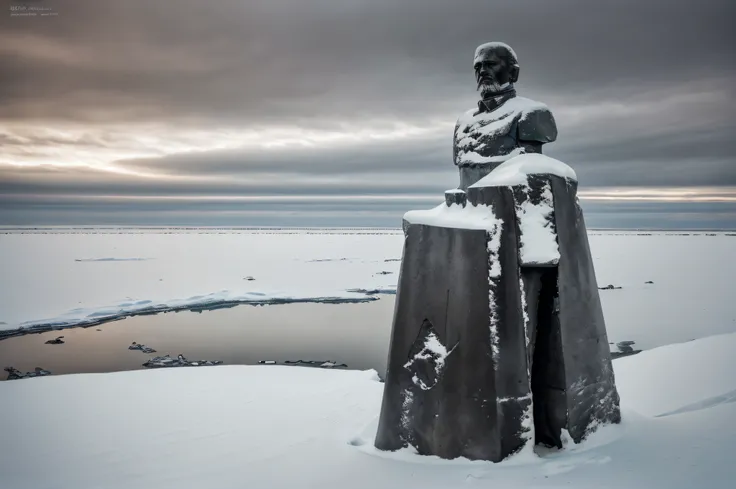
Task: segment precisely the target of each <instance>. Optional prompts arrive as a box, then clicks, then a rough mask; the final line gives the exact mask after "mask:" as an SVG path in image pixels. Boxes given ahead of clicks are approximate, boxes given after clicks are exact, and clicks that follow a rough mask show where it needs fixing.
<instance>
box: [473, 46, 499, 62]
mask: <svg viewBox="0 0 736 489" xmlns="http://www.w3.org/2000/svg"><path fill="white" fill-rule="evenodd" d="M502 55H503V53H501V52H499V49H498V48H483V49H479V50H478V51H477V52H476V53H475V57H474V58H473V64H474V65H475V64H477V63H482V62H483V61H494V62H499V61H502V60H503V58H502Z"/></svg>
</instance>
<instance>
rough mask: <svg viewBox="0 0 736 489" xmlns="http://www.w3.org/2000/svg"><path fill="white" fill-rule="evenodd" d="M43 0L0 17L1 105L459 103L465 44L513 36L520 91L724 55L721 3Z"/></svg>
mask: <svg viewBox="0 0 736 489" xmlns="http://www.w3.org/2000/svg"><path fill="white" fill-rule="evenodd" d="M46 1H48V2H51V1H52V0H46ZM54 5H55V6H56V8H57V10H59V12H60V16H59V17H56V18H52V19H43V20H42V21H41V19H32V18H27V19H23V18H21V19H11V18H6V19H3V20H2V22H3V24H4V25H3V29H2V31H1V32H2V34H0V41H1V42H0V46H1V47H0V53H1V54H0V71H2V72H3V73H10V76H9V77H6V79H5V80H4V82H3V84H2V88H1V89H0V107H1V109H0V116H3V117H5V118H25V117H38V118H46V117H56V118H58V119H63V120H70V119H76V118H80V119H89V118H92V119H93V120H95V121H100V122H101V121H103V120H105V118H106V117H107V118H114V119H121V120H140V119H145V120H151V119H160V120H171V118H174V117H178V118H181V119H182V120H188V121H190V122H195V121H197V120H201V119H204V118H210V119H215V120H218V121H220V122H223V121H230V122H233V123H242V122H249V123H259V124H262V123H266V124H268V123H279V124H281V123H284V121H288V120H292V121H295V122H299V121H304V120H305V119H308V120H310V121H312V123H320V122H322V123H325V122H327V121H325V120H320V117H324V116H331V117H339V118H341V119H347V120H359V119H361V118H369V117H379V118H380V117H384V116H399V117H402V118H407V117H422V116H423V115H426V114H436V113H445V112H456V111H457V110H458V107H459V106H464V105H467V103H469V102H472V100H473V98H474V97H475V92H474V90H473V89H474V83H473V80H472V68H471V59H472V52H473V49H474V48H475V46H476V45H477V44H479V43H481V42H484V41H486V40H489V39H499V40H504V41H506V42H509V43H510V44H511V45H512V46H513V47H514V48H515V50H516V51H517V53H518V55H519V58H520V61H521V67H522V69H521V84H522V85H521V86H522V87H523V88H525V89H526V90H528V91H529V92H531V93H534V94H540V95H549V96H552V95H555V96H560V97H564V96H574V97H577V98H586V97H591V98H592V97H599V96H600V95H601V94H607V95H608V96H611V97H613V98H616V99H621V98H623V99H624V100H625V99H626V98H627V97H628V96H629V95H631V93H632V90H636V89H637V87H640V86H641V87H652V86H655V87H659V86H661V85H662V84H665V85H666V84H674V83H681V82H690V81H702V80H704V79H711V78H715V77H731V76H733V73H734V66H735V62H734V56H733V53H732V48H733V44H734V34H733V29H732V19H733V18H734V14H735V13H736V7H734V3H733V2H732V1H731V0H719V1H707V0H706V1H702V2H692V1H684V0H658V1H648V2H639V1H635V0H616V1H604V2H588V1H585V0H578V1H573V0H556V1H550V2H543V1H535V0H515V1H504V2H499V1H496V2H494V1H489V0H459V1H450V0H403V1H401V2H396V1H393V0H339V1H338V0H320V1H316V0H225V1H219V2H193V1H191V0H178V1H176V2H171V1H169V0H130V1H127V2H99V1H94V0H88V1H85V0H77V1H65V2H61V1H57V2H56V3H55V4H54ZM459 103H460V105H458V104H459ZM315 116H317V117H315Z"/></svg>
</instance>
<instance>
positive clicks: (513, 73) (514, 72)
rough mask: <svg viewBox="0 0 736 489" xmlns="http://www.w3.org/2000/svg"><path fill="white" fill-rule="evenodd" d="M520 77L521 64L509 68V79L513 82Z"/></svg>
mask: <svg viewBox="0 0 736 489" xmlns="http://www.w3.org/2000/svg"><path fill="white" fill-rule="evenodd" d="M518 79H519V65H513V66H512V67H511V68H510V69H509V81H510V82H511V83H516V82H517V80H518Z"/></svg>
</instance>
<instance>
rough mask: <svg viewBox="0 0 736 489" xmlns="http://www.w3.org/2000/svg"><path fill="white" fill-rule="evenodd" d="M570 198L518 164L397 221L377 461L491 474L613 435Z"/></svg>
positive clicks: (567, 183)
mask: <svg viewBox="0 0 736 489" xmlns="http://www.w3.org/2000/svg"><path fill="white" fill-rule="evenodd" d="M576 192H577V179H576V176H575V173H574V171H573V170H572V169H571V168H570V167H569V166H567V165H565V164H564V163H561V162H559V161H557V160H554V159H552V158H549V157H546V156H543V155H541V154H521V155H519V156H515V157H513V158H511V159H509V160H508V161H506V162H505V163H503V164H501V165H500V166H498V167H497V168H495V169H494V170H493V171H492V172H491V173H490V174H488V175H487V176H486V177H484V178H483V179H481V180H480V181H478V182H477V183H475V184H474V185H470V186H469V187H468V188H467V192H463V191H461V190H453V191H448V193H447V194H446V201H445V203H443V204H442V205H440V206H438V207H436V208H435V209H432V210H428V211H411V212H408V213H407V214H406V215H405V216H404V230H405V235H406V240H405V245H404V253H403V258H402V264H401V271H400V275H399V282H398V288H397V297H396V306H395V312H394V320H393V329H392V333H391V345H390V352H389V359H388V369H387V374H386V382H385V387H384V396H383V404H382V407H381V414H380V420H379V426H378V432H377V435H376V439H375V446H376V447H377V448H378V449H382V450H397V449H400V448H403V447H407V446H413V447H415V448H416V449H417V451H418V452H419V453H420V454H426V455H437V456H439V457H442V458H446V459H451V458H456V457H466V458H469V459H481V460H490V461H494V462H498V461H500V460H503V459H504V458H505V457H507V456H508V455H510V454H512V453H514V452H516V451H518V450H519V449H521V448H522V447H523V446H525V445H526V444H528V443H544V444H546V445H550V446H555V445H556V446H561V433H562V430H563V429H566V430H567V431H568V432H569V434H570V436H571V438H572V439H573V441H574V442H576V443H578V442H580V441H581V440H582V439H583V438H585V436H586V435H587V434H588V433H590V432H591V431H592V430H594V429H595V427H596V426H598V425H599V424H601V423H617V422H619V421H620V410H619V396H618V393H617V391H616V387H615V383H614V375H613V370H612V368H611V355H610V350H609V346H608V339H607V336H606V329H605V323H604V320H603V313H602V309H601V303H600V298H599V296H598V287H597V283H596V278H595V271H594V269H593V261H592V257H591V253H590V249H589V246H588V238H587V233H586V228H585V222H584V219H583V214H582V210H581V209H580V206H579V204H578V200H577V196H576Z"/></svg>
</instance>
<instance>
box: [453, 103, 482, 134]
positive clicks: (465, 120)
mask: <svg viewBox="0 0 736 489" xmlns="http://www.w3.org/2000/svg"><path fill="white" fill-rule="evenodd" d="M477 112H478V108H477V107H476V108H474V109H468V110H466V111H465V112H463V113H462V114H460V116H459V117H458V118H457V121H456V122H455V129H457V128H458V127H460V126H467V125H468V124H472V123H473V122H474V119H475V114H476V113H477Z"/></svg>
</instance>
